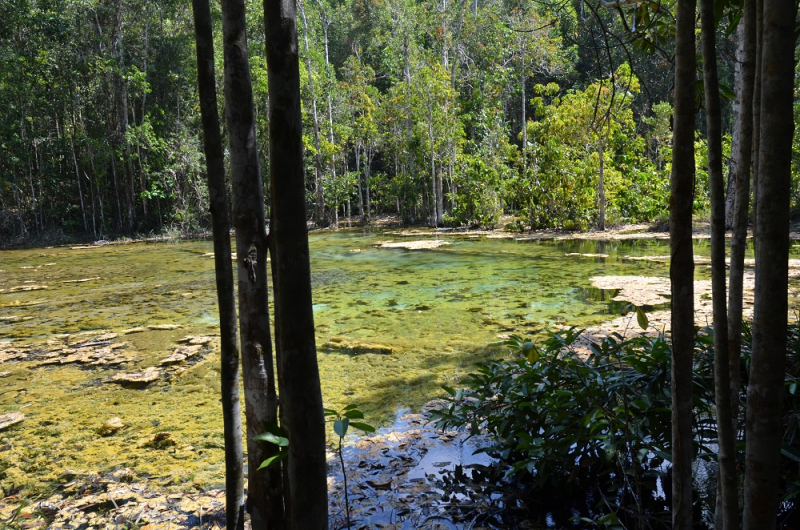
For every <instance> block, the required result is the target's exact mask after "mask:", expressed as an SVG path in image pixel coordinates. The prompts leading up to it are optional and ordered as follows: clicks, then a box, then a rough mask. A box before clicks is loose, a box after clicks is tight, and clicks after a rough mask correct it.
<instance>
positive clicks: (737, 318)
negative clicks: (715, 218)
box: [728, 0, 756, 430]
mask: <svg viewBox="0 0 800 530" xmlns="http://www.w3.org/2000/svg"><path fill="white" fill-rule="evenodd" d="M755 19H756V0H744V6H743V15H742V21H741V28H742V31H740V32H739V37H740V38H741V39H742V41H743V42H742V44H741V46H740V48H741V50H742V54H741V59H742V65H741V70H742V74H741V85H740V86H741V93H740V110H739V115H738V118H739V121H740V124H739V126H738V131H739V144H738V147H739V148H738V150H737V151H736V152H734V153H733V156H734V157H736V167H737V170H736V182H735V186H736V192H735V196H736V200H735V204H734V219H733V237H732V238H731V269H730V287H729V288H730V293H729V296H728V341H729V345H730V350H729V352H728V366H729V371H730V376H731V377H730V379H731V418H732V419H733V421H734V430H735V427H736V424H737V423H738V419H739V387H740V385H741V373H740V371H741V360H740V359H741V353H742V302H743V299H742V297H743V283H744V255H745V251H746V250H747V223H748V220H749V217H748V209H749V206H750V167H751V164H752V158H753V156H752V155H753V153H752V148H753V88H754V83H755V53H756V20H755Z"/></svg>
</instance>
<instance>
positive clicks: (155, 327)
mask: <svg viewBox="0 0 800 530" xmlns="http://www.w3.org/2000/svg"><path fill="white" fill-rule="evenodd" d="M147 327H148V328H150V329H151V330H155V331H165V330H171V329H180V328H181V327H182V326H179V325H178V324H152V325H150V326H147Z"/></svg>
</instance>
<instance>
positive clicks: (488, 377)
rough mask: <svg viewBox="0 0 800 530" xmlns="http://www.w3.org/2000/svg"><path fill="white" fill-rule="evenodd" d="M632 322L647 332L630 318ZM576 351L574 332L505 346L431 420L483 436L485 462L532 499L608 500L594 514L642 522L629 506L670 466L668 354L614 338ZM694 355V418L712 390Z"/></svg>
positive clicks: (638, 510) (641, 319)
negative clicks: (523, 485) (593, 494)
mask: <svg viewBox="0 0 800 530" xmlns="http://www.w3.org/2000/svg"><path fill="white" fill-rule="evenodd" d="M637 320H638V323H639V324H640V325H641V326H643V327H646V326H647V322H646V317H645V316H644V315H643V313H640V312H639V311H637ZM582 343H584V342H583V341H582V339H581V337H580V332H577V331H576V330H574V329H570V330H568V331H562V332H559V333H555V334H553V335H551V337H550V338H549V339H547V340H546V341H544V343H543V344H542V345H541V346H537V345H536V344H535V343H534V342H533V341H531V340H526V339H523V338H522V337H519V336H512V337H511V338H510V339H509V340H508V341H507V342H506V345H507V346H508V347H509V349H510V350H511V352H512V358H511V359H510V360H500V361H490V362H487V363H483V364H481V365H479V366H478V370H477V372H476V373H473V374H470V375H469V376H468V377H467V378H466V379H465V380H464V381H462V383H463V384H464V386H465V388H463V389H459V390H455V389H453V388H445V391H446V392H447V394H448V395H447V396H446V398H445V399H446V400H447V401H448V402H449V403H450V406H449V407H448V408H447V409H446V410H443V411H440V412H438V413H435V416H436V420H437V424H438V425H439V426H440V427H452V426H456V427H462V428H467V429H469V431H470V432H471V433H473V434H479V433H482V434H485V435H487V436H488V437H489V438H490V440H491V445H490V446H489V447H488V448H487V449H486V452H488V453H489V454H490V455H492V456H493V457H495V458H497V459H499V460H500V461H501V462H503V463H504V465H507V466H508V469H509V474H510V475H511V476H513V477H515V478H516V479H517V480H522V481H526V482H530V484H531V486H532V487H533V488H534V489H536V490H541V491H544V490H553V489H555V490H559V491H561V490H563V491H565V492H570V491H572V490H573V489H575V488H579V489H582V491H585V492H587V491H603V492H608V493H604V495H603V497H602V499H600V500H598V506H597V507H596V508H597V509H598V510H599V512H600V513H608V511H607V509H608V508H607V507H608V506H613V507H614V510H615V512H617V515H619V516H620V517H623V515H622V514H627V515H626V517H627V516H629V515H630V516H633V517H637V518H638V517H639V516H640V515H642V516H646V517H650V514H644V513H643V512H642V507H641V505H640V504H638V503H637V501H636V500H637V499H642V498H643V495H645V494H646V495H649V493H645V492H651V491H655V490H656V482H657V481H658V480H659V479H661V480H664V478H665V470H666V466H665V465H664V464H665V463H668V462H669V460H670V452H671V395H670V383H669V381H670V354H671V352H670V348H669V345H668V343H667V342H666V340H665V339H664V337H663V336H659V337H657V338H649V337H646V336H636V337H632V338H624V337H622V336H620V335H618V334H613V335H611V336H610V337H608V338H607V339H605V340H603V341H602V342H600V343H591V342H590V343H588V353H587V352H579V351H577V350H576V348H577V347H578V345H579V344H582ZM699 346H700V343H699ZM698 352H699V353H700V355H698V361H697V364H696V370H695V386H696V389H698V390H699V391H700V392H698V396H697V397H696V402H695V403H696V407H697V408H698V410H699V411H700V415H702V414H708V413H709V411H710V407H711V404H710V399H709V396H710V394H711V393H712V392H713V391H712V388H713V387H712V384H711V381H712V378H711V371H710V365H709V363H708V362H707V360H708V358H709V356H708V353H707V352H705V350H704V349H703V348H700V349H699V350H698ZM698 439H700V438H698ZM699 449H700V446H698V447H696V450H699Z"/></svg>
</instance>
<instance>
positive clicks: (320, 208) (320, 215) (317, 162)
mask: <svg viewBox="0 0 800 530" xmlns="http://www.w3.org/2000/svg"><path fill="white" fill-rule="evenodd" d="M297 5H298V6H300V15H301V16H302V17H303V40H304V42H305V44H306V69H307V70H308V92H309V95H310V96H311V117H312V119H313V124H314V149H315V150H316V152H315V154H314V170H315V175H316V182H315V183H314V185H315V187H316V190H317V208H316V214H315V217H316V219H315V220H314V221H315V222H316V224H317V226H326V225H327V224H328V223H327V222H326V221H325V195H324V194H323V189H322V149H321V148H320V143H319V118H318V117H317V96H316V93H315V92H314V79H313V76H312V75H311V71H312V70H311V53H310V52H309V47H308V21H307V20H306V9H305V4H304V3H303V1H302V0H299V1H298V3H297Z"/></svg>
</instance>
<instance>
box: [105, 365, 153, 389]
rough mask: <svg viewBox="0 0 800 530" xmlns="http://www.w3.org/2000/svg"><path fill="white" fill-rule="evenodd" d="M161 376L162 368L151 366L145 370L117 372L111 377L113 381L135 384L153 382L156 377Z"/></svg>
mask: <svg viewBox="0 0 800 530" xmlns="http://www.w3.org/2000/svg"><path fill="white" fill-rule="evenodd" d="M160 376H161V370H159V369H158V368H156V367H154V366H151V367H149V368H146V369H144V370H141V371H138V372H129V373H122V372H120V373H118V374H115V375H114V376H113V377H112V378H111V379H110V382H111V383H120V384H134V385H146V384H148V383H152V382H153V381H155V380H156V379H158V378H159V377H160Z"/></svg>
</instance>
